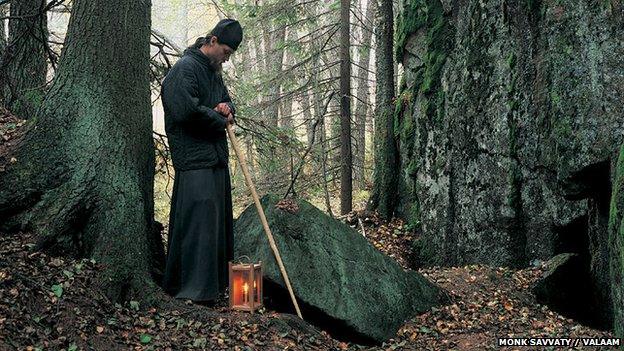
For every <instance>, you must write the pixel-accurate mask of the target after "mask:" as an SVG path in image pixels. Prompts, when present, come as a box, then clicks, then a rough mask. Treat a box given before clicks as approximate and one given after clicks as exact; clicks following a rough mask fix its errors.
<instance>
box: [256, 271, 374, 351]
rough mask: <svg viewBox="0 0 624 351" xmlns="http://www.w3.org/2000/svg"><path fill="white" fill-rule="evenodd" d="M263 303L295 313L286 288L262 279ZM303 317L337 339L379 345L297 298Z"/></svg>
mask: <svg viewBox="0 0 624 351" xmlns="http://www.w3.org/2000/svg"><path fill="white" fill-rule="evenodd" d="M262 284H263V289H264V304H265V306H266V307H267V308H269V309H271V310H274V311H276V312H279V313H290V314H294V315H296V314H297V313H296V312H295V307H294V306H293V303H292V301H291V299H290V295H289V294H288V290H286V288H284V287H282V286H280V285H278V284H276V283H273V282H271V281H268V280H267V279H264V280H263V282H262ZM297 303H298V304H299V308H300V309H301V314H302V315H303V319H304V320H305V321H306V322H308V323H310V324H312V325H314V326H316V327H317V328H319V329H321V330H324V331H326V332H327V333H328V334H329V335H331V337H332V338H334V339H336V340H339V341H346V342H352V343H356V344H360V345H379V343H378V342H376V341H375V340H374V339H372V338H370V337H368V336H366V335H363V334H361V333H358V332H357V331H355V330H354V329H353V327H351V326H349V325H347V323H346V322H345V321H342V320H338V319H335V318H332V317H329V316H327V315H326V314H324V313H323V312H322V311H320V310H319V309H318V308H316V307H314V306H311V305H309V304H306V303H304V302H302V301H301V300H297Z"/></svg>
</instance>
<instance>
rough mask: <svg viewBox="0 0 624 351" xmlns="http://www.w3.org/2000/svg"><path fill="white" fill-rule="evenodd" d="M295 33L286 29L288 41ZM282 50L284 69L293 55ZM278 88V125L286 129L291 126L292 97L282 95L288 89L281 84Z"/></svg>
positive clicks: (292, 39)
mask: <svg viewBox="0 0 624 351" xmlns="http://www.w3.org/2000/svg"><path fill="white" fill-rule="evenodd" d="M296 34H297V33H296V32H295V31H294V30H292V29H290V30H288V34H287V40H288V42H293V41H294V40H295V39H296ZM282 52H283V54H282V55H281V56H282V57H283V60H282V62H281V63H282V70H284V69H285V68H286V69H287V67H284V64H292V62H293V60H294V57H293V55H292V54H291V53H290V51H288V50H284V49H282ZM280 89H281V96H282V103H281V111H280V126H281V127H284V128H287V129H292V128H293V116H292V106H293V99H292V97H283V96H284V95H286V94H288V89H286V88H285V87H284V86H283V85H281V84H280Z"/></svg>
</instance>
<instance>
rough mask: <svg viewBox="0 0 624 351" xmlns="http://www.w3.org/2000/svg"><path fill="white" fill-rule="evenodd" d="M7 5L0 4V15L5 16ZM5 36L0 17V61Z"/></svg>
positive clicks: (5, 40)
mask: <svg viewBox="0 0 624 351" xmlns="http://www.w3.org/2000/svg"><path fill="white" fill-rule="evenodd" d="M7 9H8V5H0V17H2V18H4V17H6V15H7V13H8V11H7ZM6 44H7V37H6V31H5V29H4V19H0V63H1V62H2V56H3V55H4V49H5V48H6Z"/></svg>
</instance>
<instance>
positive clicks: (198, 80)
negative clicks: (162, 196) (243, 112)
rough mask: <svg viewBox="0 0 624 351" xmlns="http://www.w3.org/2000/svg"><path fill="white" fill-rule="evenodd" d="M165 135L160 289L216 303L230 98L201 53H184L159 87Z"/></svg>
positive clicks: (228, 253) (224, 258) (222, 273)
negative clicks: (167, 154) (223, 108)
mask: <svg viewBox="0 0 624 351" xmlns="http://www.w3.org/2000/svg"><path fill="white" fill-rule="evenodd" d="M162 101H163V108H164V111H165V130H166V132H167V137H168V140H169V146H170V150H171V159H172V161H173V167H174V169H175V181H174V185H173V198H172V199H171V200H172V201H171V213H170V214H169V240H168V245H167V247H168V251H167V266H166V269H165V276H164V280H163V287H164V289H165V290H166V291H167V292H168V293H169V294H171V295H173V296H175V297H177V298H185V299H191V300H195V301H207V300H213V299H216V298H218V297H219V293H222V292H224V290H225V287H226V286H227V283H228V275H227V274H228V266H227V264H228V261H229V260H231V259H232V249H233V245H232V236H233V234H232V231H233V225H232V196H231V191H230V175H229V170H228V166H227V164H228V147H227V138H226V133H225V126H226V119H225V117H223V116H221V115H220V114H219V113H218V112H216V111H215V110H214V108H215V106H216V105H217V104H219V103H221V102H224V103H227V104H228V105H230V108H231V109H232V110H234V106H233V105H232V100H231V99H230V96H229V94H228V92H227V89H226V87H225V85H224V83H223V79H222V77H221V76H220V74H218V72H215V71H214V69H213V68H212V67H211V63H210V60H209V59H208V57H207V56H205V55H204V54H203V53H202V52H201V51H200V50H199V49H196V48H192V49H187V50H186V51H185V53H184V56H183V57H182V58H181V59H180V60H178V62H176V64H175V65H174V66H173V67H172V68H171V70H170V71H169V73H168V74H167V77H165V79H164V81H163V85H162Z"/></svg>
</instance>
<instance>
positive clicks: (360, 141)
mask: <svg viewBox="0 0 624 351" xmlns="http://www.w3.org/2000/svg"><path fill="white" fill-rule="evenodd" d="M374 16H375V5H374V0H369V1H367V2H366V14H365V15H364V19H363V22H364V24H365V26H362V31H361V33H362V47H361V49H360V57H359V60H358V73H357V82H358V87H357V93H356V97H357V99H356V101H355V144H354V146H355V152H354V155H355V157H354V164H353V166H354V177H355V186H356V188H357V189H364V187H365V184H364V174H365V173H364V165H365V164H366V162H365V161H366V159H365V157H366V116H367V114H368V104H369V101H368V96H369V93H368V89H369V82H368V79H369V74H368V73H369V66H370V49H371V39H372V37H373V32H372V28H373V20H374V19H373V17H374ZM366 26H369V28H366Z"/></svg>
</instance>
